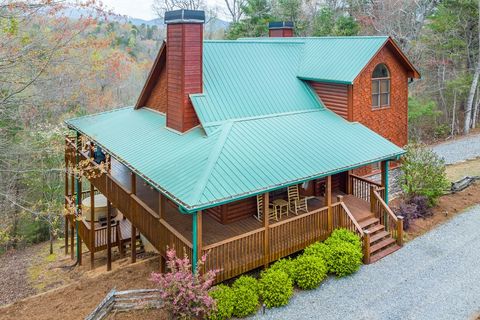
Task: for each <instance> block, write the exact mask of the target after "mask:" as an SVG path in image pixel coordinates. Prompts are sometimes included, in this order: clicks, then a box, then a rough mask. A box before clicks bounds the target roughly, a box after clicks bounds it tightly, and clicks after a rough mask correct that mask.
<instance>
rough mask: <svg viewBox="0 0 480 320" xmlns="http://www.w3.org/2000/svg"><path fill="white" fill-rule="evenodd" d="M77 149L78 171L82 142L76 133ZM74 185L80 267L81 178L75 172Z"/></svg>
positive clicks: (79, 261)
mask: <svg viewBox="0 0 480 320" xmlns="http://www.w3.org/2000/svg"><path fill="white" fill-rule="evenodd" d="M76 140H77V141H76V144H77V148H76V150H75V167H76V168H77V169H78V166H79V163H80V149H81V147H82V142H81V141H80V133H79V132H77V139H76ZM75 184H76V186H77V196H76V199H75V202H76V206H77V216H76V217H75V229H76V233H77V262H78V265H82V238H80V234H79V232H78V228H79V227H80V226H79V221H78V219H79V218H80V214H81V212H82V177H80V173H79V172H77V174H76V175H75Z"/></svg>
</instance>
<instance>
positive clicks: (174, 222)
mask: <svg viewBox="0 0 480 320" xmlns="http://www.w3.org/2000/svg"><path fill="white" fill-rule="evenodd" d="M337 195H343V202H344V203H345V205H346V206H347V207H348V209H349V210H350V212H351V213H352V214H353V216H354V217H355V219H356V220H357V221H358V222H361V221H363V220H366V219H368V218H371V217H372V216H373V213H371V212H370V206H369V203H367V202H366V201H364V200H362V199H359V198H356V197H354V196H352V195H345V194H343V193H336V194H334V195H333V196H332V203H335V202H336V199H337ZM324 203H325V200H324V198H323V197H313V198H310V199H308V210H309V212H311V211H317V210H319V209H321V208H324V207H325V205H324ZM254 214H255V212H252V215H251V217H249V218H245V219H242V220H239V221H236V222H232V223H229V224H222V223H220V222H218V221H217V220H215V219H214V218H212V217H211V216H210V215H209V214H203V216H202V219H203V226H202V227H203V244H204V246H209V245H212V244H215V243H219V242H222V241H224V240H226V239H230V238H234V237H237V236H240V235H243V234H245V233H248V232H251V231H254V230H257V229H260V228H263V222H261V221H258V220H257V219H255V218H254V217H253V215H254ZM305 214H308V213H302V214H300V215H299V216H301V215H305ZM296 217H298V216H296V215H294V214H293V213H291V212H290V213H289V214H288V215H282V216H281V217H280V218H279V221H275V220H271V221H270V224H271V225H275V224H277V223H280V222H283V221H288V220H290V219H294V218H296ZM164 219H165V220H166V221H167V222H168V223H169V224H170V225H171V226H172V227H173V228H175V230H177V231H178V232H179V233H180V234H181V235H182V236H184V237H185V238H187V239H191V238H192V218H191V216H189V215H185V214H180V213H179V212H178V210H177V208H175V207H173V206H167V208H166V212H165V215H164Z"/></svg>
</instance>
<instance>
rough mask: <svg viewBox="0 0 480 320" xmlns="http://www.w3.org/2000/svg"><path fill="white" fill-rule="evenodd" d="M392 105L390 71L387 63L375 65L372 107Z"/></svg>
mask: <svg viewBox="0 0 480 320" xmlns="http://www.w3.org/2000/svg"><path fill="white" fill-rule="evenodd" d="M389 106H390V72H389V71H388V68H387V66H386V65H385V64H383V63H381V64H379V65H377V66H376V67H375V69H374V70H373V74H372V108H373V109H378V108H385V107H389Z"/></svg>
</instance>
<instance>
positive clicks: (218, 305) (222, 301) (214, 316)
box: [208, 284, 235, 320]
mask: <svg viewBox="0 0 480 320" xmlns="http://www.w3.org/2000/svg"><path fill="white" fill-rule="evenodd" d="M209 295H210V297H212V298H213V299H214V300H215V311H213V312H212V313H211V314H210V316H209V317H208V318H209V319H210V320H226V319H230V318H231V317H232V315H233V308H234V306H235V292H234V290H233V289H232V288H230V287H228V286H226V285H224V284H219V285H218V286H216V287H214V288H213V289H212V290H211V291H210V292H209Z"/></svg>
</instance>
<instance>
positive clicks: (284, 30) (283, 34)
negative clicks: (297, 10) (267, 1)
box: [268, 21, 293, 38]
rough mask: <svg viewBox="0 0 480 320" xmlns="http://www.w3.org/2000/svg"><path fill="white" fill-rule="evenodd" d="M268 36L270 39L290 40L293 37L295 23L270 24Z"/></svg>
mask: <svg viewBox="0 0 480 320" xmlns="http://www.w3.org/2000/svg"><path fill="white" fill-rule="evenodd" d="M268 36H269V37H270V38H288V37H293V22H291V21H283V22H269V23H268Z"/></svg>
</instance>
